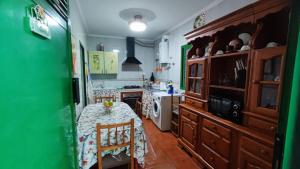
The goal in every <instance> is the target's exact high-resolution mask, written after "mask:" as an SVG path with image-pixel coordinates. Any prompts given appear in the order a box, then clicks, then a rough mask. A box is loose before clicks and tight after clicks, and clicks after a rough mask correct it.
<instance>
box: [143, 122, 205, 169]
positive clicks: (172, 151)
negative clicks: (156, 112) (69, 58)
mask: <svg viewBox="0 0 300 169" xmlns="http://www.w3.org/2000/svg"><path fill="white" fill-rule="evenodd" d="M143 122H144V127H145V130H146V135H147V139H148V154H147V155H146V158H145V169H201V168H200V167H199V166H198V165H197V164H196V162H195V161H194V160H193V159H192V158H191V157H190V156H189V155H188V154H187V153H186V152H184V151H183V150H182V149H180V148H179V147H178V146H177V139H176V138H175V137H174V136H173V135H172V134H171V133H169V132H161V131H159V129H158V128H157V127H156V126H155V125H154V124H153V123H152V121H151V120H146V119H143Z"/></svg>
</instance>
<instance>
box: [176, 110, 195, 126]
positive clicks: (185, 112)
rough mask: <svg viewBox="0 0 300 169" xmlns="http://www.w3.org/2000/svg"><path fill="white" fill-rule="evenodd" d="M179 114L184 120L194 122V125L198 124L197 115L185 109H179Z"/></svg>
mask: <svg viewBox="0 0 300 169" xmlns="http://www.w3.org/2000/svg"><path fill="white" fill-rule="evenodd" d="M180 112H181V114H182V115H183V116H185V117H186V118H188V119H190V120H191V121H194V122H195V123H198V115H197V114H195V113H192V112H190V111H188V110H186V109H181V110H180Z"/></svg>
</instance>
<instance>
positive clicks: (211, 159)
mask: <svg viewBox="0 0 300 169" xmlns="http://www.w3.org/2000/svg"><path fill="white" fill-rule="evenodd" d="M200 151H201V153H200V154H201V157H202V158H203V159H204V160H205V161H206V162H207V163H208V164H209V165H211V166H212V167H213V168H214V169H228V168H229V161H227V160H226V159H223V158H222V157H220V156H219V155H217V154H216V153H215V152H213V151H212V150H211V149H210V148H209V147H207V146H206V145H205V144H201V148H200Z"/></svg>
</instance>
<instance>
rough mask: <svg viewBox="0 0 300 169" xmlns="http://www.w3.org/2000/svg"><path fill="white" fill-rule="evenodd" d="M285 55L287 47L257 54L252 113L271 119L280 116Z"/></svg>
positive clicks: (259, 51) (253, 80)
mask: <svg viewBox="0 0 300 169" xmlns="http://www.w3.org/2000/svg"><path fill="white" fill-rule="evenodd" d="M284 54H285V47H275V48H266V49H260V50H257V51H256V52H255V58H254V65H253V72H254V74H253V78H252V84H251V94H250V95H251V97H250V102H251V104H250V109H251V111H253V112H257V113H260V114H262V115H266V116H269V117H277V116H278V110H279V107H278V104H279V101H280V99H279V95H280V89H281V88H280V87H281V79H282V77H281V75H282V69H283V67H282V61H283V58H284Z"/></svg>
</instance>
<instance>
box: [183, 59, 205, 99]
mask: <svg viewBox="0 0 300 169" xmlns="http://www.w3.org/2000/svg"><path fill="white" fill-rule="evenodd" d="M205 65H206V59H197V60H192V61H190V63H189V62H188V64H187V66H188V70H187V71H188V72H187V86H188V88H187V92H189V94H191V95H194V96H195V97H198V98H201V99H205V86H204V84H205Z"/></svg>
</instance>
